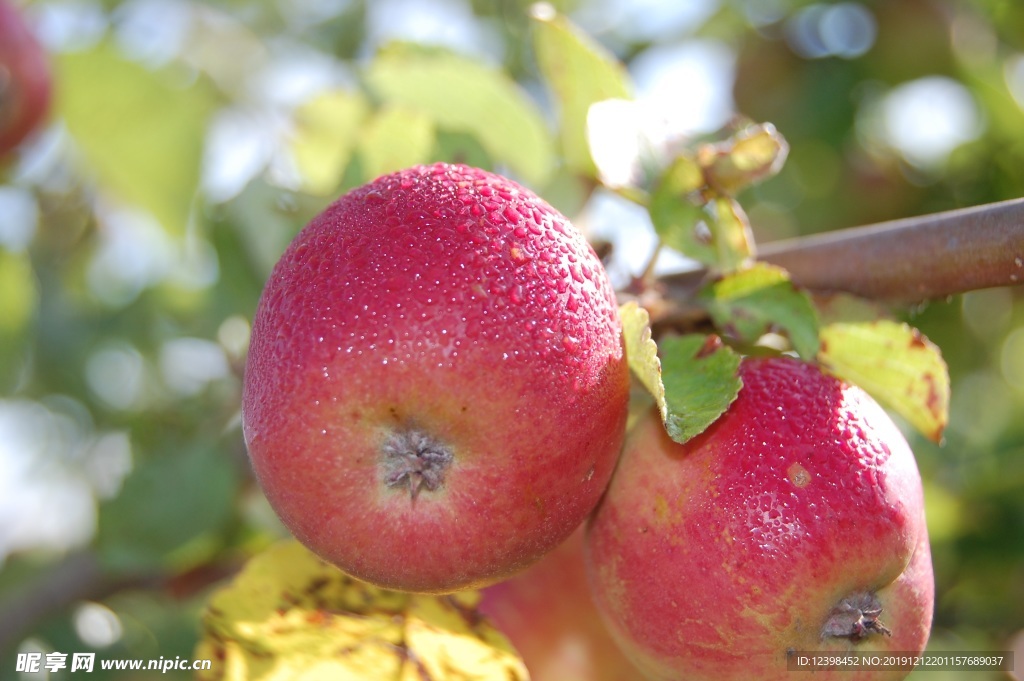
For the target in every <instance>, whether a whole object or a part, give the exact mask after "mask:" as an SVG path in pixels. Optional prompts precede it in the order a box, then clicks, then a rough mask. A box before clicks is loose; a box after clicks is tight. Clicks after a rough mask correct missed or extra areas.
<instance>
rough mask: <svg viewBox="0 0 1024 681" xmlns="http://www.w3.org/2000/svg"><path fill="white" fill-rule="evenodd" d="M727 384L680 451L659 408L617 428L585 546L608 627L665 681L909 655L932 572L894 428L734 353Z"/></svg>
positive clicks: (885, 673) (869, 406)
mask: <svg viewBox="0 0 1024 681" xmlns="http://www.w3.org/2000/svg"><path fill="white" fill-rule="evenodd" d="M740 376H741V378H742V379H743V388H742V389H741V390H740V392H739V396H738V397H737V398H736V401H735V402H734V403H733V404H732V405H731V406H730V408H729V410H728V411H727V412H726V413H725V414H724V415H723V416H722V417H721V418H720V419H719V420H718V421H716V422H715V423H714V424H712V425H711V427H710V428H709V429H708V430H706V431H705V432H704V433H702V434H701V435H699V436H697V437H695V438H693V439H692V440H690V441H689V442H687V443H686V444H683V445H680V444H678V443H676V442H673V441H672V440H671V439H670V438H669V437H668V435H667V434H666V432H665V429H664V428H663V427H662V423H661V419H660V418H659V416H658V414H657V413H652V414H651V415H650V416H649V417H647V418H646V419H645V420H643V421H641V422H640V423H639V424H638V425H637V426H636V427H635V428H634V429H633V431H632V432H631V433H630V435H629V436H628V439H627V442H626V446H625V449H624V451H623V454H622V458H621V460H620V462H619V466H618V468H617V469H616V471H615V474H614V476H613V477H612V482H611V485H610V486H609V488H608V490H607V492H606V493H605V496H604V499H603V500H602V502H601V504H600V505H599V506H598V508H597V510H596V511H595V513H594V514H593V516H592V517H591V520H590V523H589V526H588V531H587V536H586V554H585V555H586V560H587V566H588V576H589V577H590V581H591V585H592V587H593V590H594V596H595V601H596V603H597V606H598V610H599V611H600V612H601V614H602V615H603V616H604V618H605V620H606V623H607V624H608V627H609V630H610V631H611V633H612V635H613V636H614V637H615V639H616V640H617V641H618V643H619V644H620V646H621V648H622V650H623V651H624V652H625V653H626V654H627V655H628V656H629V657H630V659H631V660H632V661H633V662H634V663H635V664H636V665H637V666H638V667H639V668H640V669H642V670H644V671H645V672H646V673H647V674H648V675H649V676H651V677H652V678H655V679H663V680H668V679H686V680H687V681H702V680H703V681H730V680H732V679H744V680H746V679H761V680H763V681H783V680H786V681H791V680H792V679H793V678H794V676H793V672H792V671H790V669H789V658H790V657H791V656H792V655H793V654H794V653H795V652H798V651H817V652H820V653H832V652H846V651H850V652H853V651H859V652H872V651H878V652H885V651H910V652H912V653H917V652H920V651H921V650H923V649H924V647H925V644H926V643H927V640H928V634H929V630H930V628H931V619H932V603H933V598H934V578H933V575H932V566H931V554H930V552H929V547H928V533H927V528H926V526H925V518H924V500H923V494H922V489H921V478H920V475H919V473H918V470H917V466H916V464H915V462H914V457H913V454H912V453H911V451H910V447H909V446H908V445H907V442H906V440H905V439H904V438H903V435H902V434H901V433H900V431H899V430H898V429H897V428H896V426H895V425H894V424H893V422H892V420H891V419H890V418H889V417H888V416H887V415H886V413H885V412H884V411H883V410H882V408H881V407H879V406H878V404H877V403H875V401H874V400H872V399H871V398H870V397H869V396H868V395H867V394H866V393H865V392H864V391H862V390H860V389H858V388H855V387H853V386H850V385H847V384H844V383H842V382H841V381H839V380H837V379H835V378H832V377H830V376H826V375H824V374H822V373H821V372H820V371H819V370H818V369H817V368H815V367H814V366H811V365H810V364H806V363H803V362H800V361H797V360H794V359H790V358H784V357H776V358H765V359H751V358H747V359H745V360H744V361H743V363H742V365H741V366H740ZM908 672H909V670H885V669H880V668H879V669H869V670H861V671H860V672H858V673H857V674H856V675H855V676H854V678H857V679H860V680H861V681H868V680H873V681H880V680H881V679H901V678H903V677H904V676H906V674H907V673H908ZM814 678H815V679H826V680H828V679H833V678H850V676H849V673H848V672H845V671H836V670H826V671H824V672H820V673H816V674H815V675H814Z"/></svg>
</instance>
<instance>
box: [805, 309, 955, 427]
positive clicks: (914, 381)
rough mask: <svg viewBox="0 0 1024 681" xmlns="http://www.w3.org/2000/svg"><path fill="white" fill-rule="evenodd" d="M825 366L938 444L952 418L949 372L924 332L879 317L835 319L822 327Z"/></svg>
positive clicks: (822, 361) (821, 352) (822, 352)
mask: <svg viewBox="0 0 1024 681" xmlns="http://www.w3.org/2000/svg"><path fill="white" fill-rule="evenodd" d="M818 358H819V361H820V362H821V364H822V366H823V367H824V368H825V369H826V370H827V371H828V372H829V373H831V374H833V375H835V376H837V377H839V378H841V379H843V380H846V381H849V382H850V383H853V384H854V385H857V386H860V387H861V388H863V389H864V390H866V391H867V392H868V393H870V394H871V395H872V396H873V397H874V398H875V399H877V400H878V401H879V402H881V403H882V404H883V405H885V406H887V407H889V408H890V409H892V410H893V411H894V412H896V413H897V414H899V415H900V416H902V417H903V418H905V419H906V420H907V421H908V422H909V423H910V424H911V425H912V426H913V427H914V428H916V429H917V430H919V431H920V432H921V433H923V434H924V435H925V436H926V437H928V438H930V439H932V440H934V441H935V442H939V441H941V440H942V432H943V430H944V429H945V427H946V424H947V423H948V421H949V370H948V369H947V368H946V363H945V361H944V360H943V359H942V355H941V353H940V352H939V349H938V347H936V346H935V345H934V344H933V343H932V342H931V341H929V340H928V339H927V338H925V337H924V336H923V335H921V332H920V331H918V330H917V329H914V328H912V327H910V326H908V325H907V324H903V323H898V322H893V321H888V320H880V321H875V322H858V323H836V324H829V325H828V326H825V327H823V328H822V329H821V351H820V353H819V355H818Z"/></svg>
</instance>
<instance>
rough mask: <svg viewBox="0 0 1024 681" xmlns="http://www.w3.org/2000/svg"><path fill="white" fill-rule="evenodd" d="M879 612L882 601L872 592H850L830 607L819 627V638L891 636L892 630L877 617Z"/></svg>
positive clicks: (855, 639) (880, 612)
mask: <svg viewBox="0 0 1024 681" xmlns="http://www.w3.org/2000/svg"><path fill="white" fill-rule="evenodd" d="M881 614H882V603H881V601H879V600H878V596H876V595H875V594H874V593H873V592H870V591H858V592H855V593H852V594H850V595H849V596H846V597H845V598H843V599H842V600H841V601H839V603H838V604H837V605H836V607H834V608H832V612H831V613H829V617H828V619H827V620H826V621H825V626H823V627H822V628H821V638H822V639H823V640H824V639H825V638H827V637H829V636H832V637H835V638H848V639H850V640H851V641H860V640H862V639H865V638H867V637H868V636H870V635H871V634H885V635H886V636H892V631H890V630H889V628H888V627H886V626H885V625H884V624H882V622H881V621H880V620H879V619H878V618H879V616H880V615H881Z"/></svg>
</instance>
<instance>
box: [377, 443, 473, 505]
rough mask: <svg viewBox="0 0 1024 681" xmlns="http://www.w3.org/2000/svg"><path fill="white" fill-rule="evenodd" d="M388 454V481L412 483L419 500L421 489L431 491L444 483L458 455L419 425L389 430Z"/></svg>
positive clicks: (384, 447)
mask: <svg viewBox="0 0 1024 681" xmlns="http://www.w3.org/2000/svg"><path fill="white" fill-rule="evenodd" d="M381 453H382V454H383V455H384V461H383V464H382V465H383V469H384V484H385V485H387V486H388V487H408V488H409V497H410V498H411V499H412V500H413V501H415V500H416V497H417V496H418V495H419V493H420V490H422V489H424V488H425V489H427V490H429V491H431V492H433V491H434V490H436V489H437V488H439V487H440V486H441V485H442V484H443V483H444V477H445V472H446V471H447V470H448V467H449V466H450V465H451V463H452V459H454V458H455V457H454V455H453V454H452V451H451V449H450V448H449V447H448V446H447V445H446V444H445V443H443V442H441V441H440V440H438V439H437V438H434V437H432V436H431V435H428V434H427V433H425V432H423V431H422V430H420V429H419V428H416V427H415V426H406V427H403V428H401V429H399V430H394V431H392V432H391V433H389V434H388V436H387V438H385V440H384V443H383V444H382V445H381Z"/></svg>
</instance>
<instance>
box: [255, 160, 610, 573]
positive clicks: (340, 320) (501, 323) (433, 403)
mask: <svg viewBox="0 0 1024 681" xmlns="http://www.w3.org/2000/svg"><path fill="white" fill-rule="evenodd" d="M628 392H629V375H628V368H627V365H626V363H625V358H624V352H623V347H622V341H621V327H620V322H619V318H618V310H617V306H616V303H615V295H614V292H613V290H612V288H611V286H610V284H609V282H608V279H607V275H606V274H605V272H604V269H603V267H602V265H601V262H600V260H598V258H597V256H596V255H595V254H594V252H593V250H592V249H591V248H590V246H589V245H588V243H587V242H586V240H585V238H584V237H583V235H582V234H581V233H580V232H579V231H578V230H576V229H575V228H574V227H573V226H572V225H571V224H570V223H569V222H568V221H567V220H566V219H565V218H564V217H563V216H562V215H560V214H559V213H557V212H556V211H555V210H554V209H553V208H551V207H550V206H549V205H548V204H547V203H545V202H544V201H543V200H541V199H540V198H538V197H537V196H536V195H534V194H533V193H531V192H530V191H528V190H526V189H524V188H523V187H521V186H519V185H517V184H515V183H513V182H511V181H509V180H507V179H504V178H502V177H500V176H497V175H494V174H491V173H488V172H485V171H482V170H478V169H474V168H469V167H466V166H459V165H447V164H436V165H432V166H417V167H415V168H411V169H408V170H405V171H401V172H398V173H395V174H392V175H388V176H385V177H382V178H379V179H377V180H375V181H374V182H372V183H370V184H368V185H365V186H363V187H360V188H358V189H356V190H353V191H352V192H350V193H348V194H347V195H345V196H343V197H342V198H340V199H339V200H338V201H336V202H335V203H334V204H332V205H331V206H330V207H328V208H327V209H326V210H325V211H324V212H323V213H322V214H320V215H319V216H318V217H317V218H315V219H314V220H312V221H311V222H310V224H309V225H307V226H306V227H305V228H304V229H303V230H302V231H301V232H300V233H299V235H298V236H297V237H296V238H295V240H294V241H293V242H292V244H291V245H290V246H289V248H288V249H287V251H286V252H285V253H284V255H283V256H282V257H281V259H280V261H279V262H278V263H277V265H276V266H275V268H274V270H273V272H272V274H271V276H270V279H269V281H268V282H267V284H266V287H265V289H264V291H263V295H262V297H261V299H260V303H259V305H258V309H257V312H256V316H255V319H254V322H253V330H252V340H251V344H250V350H249V356H248V361H247V367H246V374H245V380H244V389H243V405H242V409H243V414H242V416H243V432H244V435H245V439H246V443H247V446H248V450H249V454H250V458H251V460H252V464H253V468H254V470H255V472H256V475H257V477H258V479H259V481H260V483H261V485H262V487H263V490H264V492H265V493H266V496H267V498H268V500H269V501H270V503H271V505H272V506H273V507H274V508H275V510H276V511H277V513H278V514H279V515H280V517H281V519H282V520H283V521H284V523H285V524H286V525H287V526H288V528H289V529H290V530H291V531H292V532H293V533H294V534H295V536H296V537H297V538H298V539H299V540H300V541H302V542H303V543H305V544H306V546H308V547H309V548H310V549H312V550H313V551H314V552H316V553H318V554H319V555H320V556H322V557H323V558H324V559H326V560H328V561H330V562H332V563H334V564H335V565H337V566H338V567H339V568H341V569H342V570H344V571H345V572H347V573H349V574H350V575H352V576H354V577H356V578H358V579H362V580H364V581H367V582H370V583H373V584H376V585H378V586H382V587H386V588H391V589H399V590H405V591H416V592H424V593H443V592H451V591H456V590H460V589H465V588H475V587H479V586H483V585H485V584H488V583H491V582H495V581H498V580H500V579H503V578H505V577H508V576H509V575H511V574H512V573H514V572H516V571H518V570H520V569H522V568H525V567H526V566H527V565H529V564H531V563H533V562H535V561H536V560H538V559H539V558H540V557H541V556H542V555H544V554H545V553H546V552H548V551H550V550H551V549H553V548H554V547H555V546H557V545H558V544H559V543H560V542H561V541H563V540H564V539H565V538H566V537H568V536H569V534H571V533H572V531H573V530H574V529H575V528H576V527H578V526H579V525H580V524H581V523H582V522H583V520H584V519H585V518H586V516H587V515H588V514H589V513H590V511H591V510H592V509H593V508H594V506H595V505H596V504H597V501H598V500H599V498H600V495H601V493H602V492H603V491H604V489H605V487H606V486H607V483H608V480H609V478H610V476H611V472H612V470H613V468H614V464H615V461H616V458H617V456H618V453H619V451H620V449H621V446H622V440H623V437H624V431H625V418H626V407H627V402H628ZM409 452H413V454H414V455H410V454H409ZM437 452H445V453H447V455H450V462H449V463H448V464H446V465H440V466H435V465H434V464H429V465H425V467H424V471H423V473H422V474H420V473H418V472H417V470H416V467H417V466H419V465H420V464H421V463H423V462H424V461H427V458H428V456H434V455H435V454H437ZM421 454H422V456H421ZM410 457H411V458H410ZM437 460H441V455H440V454H437ZM407 462H408V463H407ZM428 469H429V470H428ZM438 472H440V475H435V474H437V473H438ZM439 478H443V480H440V479H439ZM432 487H433V488H432Z"/></svg>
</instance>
